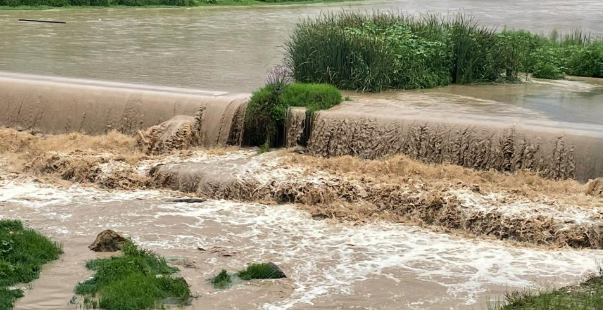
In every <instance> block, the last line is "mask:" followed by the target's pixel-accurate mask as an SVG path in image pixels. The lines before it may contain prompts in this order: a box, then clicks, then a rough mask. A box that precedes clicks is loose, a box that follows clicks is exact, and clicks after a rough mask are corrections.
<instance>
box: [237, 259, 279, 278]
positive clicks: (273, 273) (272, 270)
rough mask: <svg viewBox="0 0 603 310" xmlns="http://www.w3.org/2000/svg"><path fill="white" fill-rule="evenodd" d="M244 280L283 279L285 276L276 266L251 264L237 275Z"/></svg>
mask: <svg viewBox="0 0 603 310" xmlns="http://www.w3.org/2000/svg"><path fill="white" fill-rule="evenodd" d="M237 276H239V278H241V279H243V280H254V279H281V278H285V274H283V272H282V271H281V270H280V269H278V267H277V266H276V265H274V264H270V263H268V264H251V265H249V266H247V268H245V269H244V270H241V271H239V272H238V273H237Z"/></svg>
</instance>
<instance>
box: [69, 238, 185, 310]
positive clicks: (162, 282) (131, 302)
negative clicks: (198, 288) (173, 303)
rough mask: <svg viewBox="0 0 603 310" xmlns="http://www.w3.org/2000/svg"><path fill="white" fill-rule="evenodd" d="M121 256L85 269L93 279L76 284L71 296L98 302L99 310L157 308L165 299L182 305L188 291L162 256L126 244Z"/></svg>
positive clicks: (90, 265) (97, 261) (92, 262)
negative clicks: (74, 294) (170, 299)
mask: <svg viewBox="0 0 603 310" xmlns="http://www.w3.org/2000/svg"><path fill="white" fill-rule="evenodd" d="M122 252H123V256H118V257H111V258H104V259H95V260H92V261H89V262H87V263H86V268H88V269H90V270H93V271H95V274H94V277H92V278H91V279H89V280H86V281H84V282H81V283H79V284H78V285H77V286H76V287H75V293H76V294H79V295H83V296H85V297H86V298H85V299H87V300H95V299H96V300H98V303H99V305H100V307H101V308H103V309H108V310H111V309H114V310H137V309H150V308H154V307H160V306H161V305H162V300H163V299H165V298H175V299H176V300H178V301H179V302H180V303H181V304H184V303H185V302H186V301H187V300H188V299H189V298H190V289H189V287H188V285H187V284H186V282H185V281H184V280H183V279H181V278H173V277H171V275H172V274H174V273H176V272H177V271H178V269H177V268H174V267H171V266H169V265H167V262H166V261H165V259H164V258H163V257H160V256H158V255H157V254H155V253H153V252H151V251H147V250H144V249H141V248H139V247H137V246H136V245H134V244H133V243H132V242H126V244H124V248H123V250H122Z"/></svg>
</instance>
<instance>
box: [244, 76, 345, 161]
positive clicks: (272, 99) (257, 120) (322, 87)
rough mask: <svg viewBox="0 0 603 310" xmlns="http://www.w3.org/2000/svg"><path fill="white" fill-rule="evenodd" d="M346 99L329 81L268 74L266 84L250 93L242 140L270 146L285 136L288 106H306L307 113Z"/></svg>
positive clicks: (278, 143) (246, 142)
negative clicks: (305, 81)
mask: <svg viewBox="0 0 603 310" xmlns="http://www.w3.org/2000/svg"><path fill="white" fill-rule="evenodd" d="M342 101H343V97H342V96H341V92H340V91H339V90H338V89H337V88H335V87H333V86H331V85H326V84H303V83H292V84H290V83H288V80H287V78H285V77H279V76H277V77H274V76H271V77H270V78H269V83H268V84H266V86H264V87H262V88H260V89H258V90H257V91H255V92H254V93H253V94H252V95H251V100H250V102H249V104H248V105H247V111H246V113H245V129H244V131H243V143H244V144H245V145H253V146H260V145H263V147H262V149H261V150H267V149H268V147H270V146H279V145H281V144H282V142H283V139H284V134H283V133H284V124H285V118H286V116H287V110H288V109H289V107H306V109H307V112H308V113H313V112H314V111H317V110H323V109H329V108H331V107H333V106H335V105H338V104H339V103H341V102H342Z"/></svg>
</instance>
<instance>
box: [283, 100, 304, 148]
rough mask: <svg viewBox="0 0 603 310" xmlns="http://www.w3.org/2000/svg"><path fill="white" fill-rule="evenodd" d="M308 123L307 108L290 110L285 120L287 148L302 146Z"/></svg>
mask: <svg viewBox="0 0 603 310" xmlns="http://www.w3.org/2000/svg"><path fill="white" fill-rule="evenodd" d="M305 122H306V108H289V110H288V111H287V119H286V120H285V131H286V137H285V138H286V139H285V146H286V147H295V146H297V145H298V144H300V143H301V142H302V141H301V139H302V137H303V135H304V129H305Z"/></svg>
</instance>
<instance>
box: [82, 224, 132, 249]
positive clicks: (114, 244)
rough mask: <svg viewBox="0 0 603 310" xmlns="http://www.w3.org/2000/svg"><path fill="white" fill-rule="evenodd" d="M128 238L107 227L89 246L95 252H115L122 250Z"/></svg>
mask: <svg viewBox="0 0 603 310" xmlns="http://www.w3.org/2000/svg"><path fill="white" fill-rule="evenodd" d="M125 241H126V238H124V237H122V236H121V235H120V234H118V233H116V232H115V231H113V230H111V229H107V230H105V231H103V232H101V233H100V234H98V235H97V236H96V239H95V240H94V242H92V244H90V245H89V246H88V248H89V249H90V250H92V251H94V252H115V251H119V250H121V247H122V246H123V244H124V242H125Z"/></svg>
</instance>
